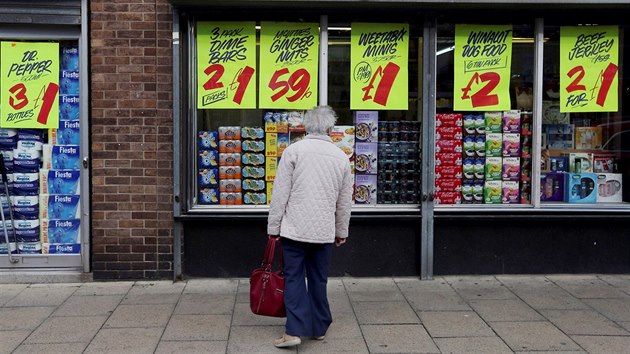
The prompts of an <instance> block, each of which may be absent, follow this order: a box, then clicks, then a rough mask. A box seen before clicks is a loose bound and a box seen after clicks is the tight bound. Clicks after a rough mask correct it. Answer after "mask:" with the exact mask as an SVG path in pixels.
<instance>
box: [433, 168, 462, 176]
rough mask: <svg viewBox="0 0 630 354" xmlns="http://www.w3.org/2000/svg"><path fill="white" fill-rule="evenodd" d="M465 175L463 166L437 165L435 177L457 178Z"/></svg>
mask: <svg viewBox="0 0 630 354" xmlns="http://www.w3.org/2000/svg"><path fill="white" fill-rule="evenodd" d="M462 177H463V170H462V166H437V165H436V166H435V178H436V179H439V178H457V179H461V178H462Z"/></svg>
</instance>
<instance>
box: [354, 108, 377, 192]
mask: <svg viewBox="0 0 630 354" xmlns="http://www.w3.org/2000/svg"><path fill="white" fill-rule="evenodd" d="M354 122H355V132H356V135H355V138H356V143H355V148H354V149H355V154H356V157H355V165H354V168H355V172H356V175H355V181H354V183H355V188H354V201H355V202H356V203H357V204H376V201H377V187H378V185H377V177H376V174H377V171H378V144H377V142H378V112H375V111H370V112H367V111H357V112H355V117H354Z"/></svg>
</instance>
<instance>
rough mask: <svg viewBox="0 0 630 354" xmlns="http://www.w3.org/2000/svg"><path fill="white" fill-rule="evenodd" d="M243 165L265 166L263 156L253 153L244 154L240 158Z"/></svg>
mask: <svg viewBox="0 0 630 354" xmlns="http://www.w3.org/2000/svg"><path fill="white" fill-rule="evenodd" d="M242 163H243V165H253V166H260V165H264V164H265V155H263V154H255V153H251V152H248V153H245V154H243V156H242Z"/></svg>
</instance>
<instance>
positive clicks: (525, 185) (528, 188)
mask: <svg viewBox="0 0 630 354" xmlns="http://www.w3.org/2000/svg"><path fill="white" fill-rule="evenodd" d="M520 189H521V204H531V195H532V184H531V182H529V181H521V186H520Z"/></svg>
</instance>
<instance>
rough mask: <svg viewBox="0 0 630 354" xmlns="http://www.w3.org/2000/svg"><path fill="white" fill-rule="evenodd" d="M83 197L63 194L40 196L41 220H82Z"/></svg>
mask: <svg viewBox="0 0 630 354" xmlns="http://www.w3.org/2000/svg"><path fill="white" fill-rule="evenodd" d="M80 201H81V196H79V195H62V194H54V195H50V194H40V195H39V217H40V219H80V218H81V208H80Z"/></svg>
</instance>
